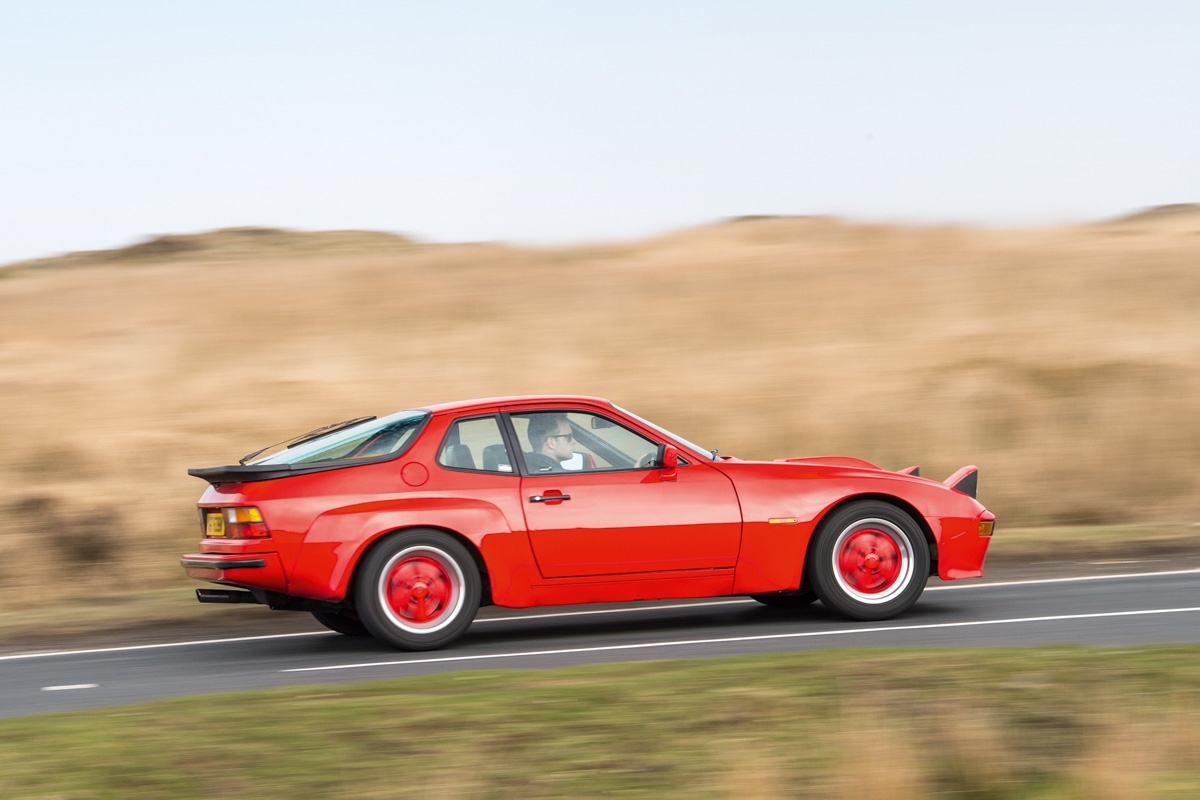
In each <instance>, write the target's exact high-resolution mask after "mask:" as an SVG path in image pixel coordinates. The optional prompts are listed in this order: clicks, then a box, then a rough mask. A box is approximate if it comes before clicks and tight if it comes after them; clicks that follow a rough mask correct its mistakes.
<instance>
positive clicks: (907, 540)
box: [808, 500, 929, 620]
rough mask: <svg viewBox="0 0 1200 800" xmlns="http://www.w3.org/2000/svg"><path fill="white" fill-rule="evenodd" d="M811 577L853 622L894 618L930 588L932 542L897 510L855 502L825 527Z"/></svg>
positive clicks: (873, 502) (834, 607)
mask: <svg viewBox="0 0 1200 800" xmlns="http://www.w3.org/2000/svg"><path fill="white" fill-rule="evenodd" d="M808 575H809V578H810V583H811V585H812V587H813V589H814V590H815V591H816V593H817V597H819V598H820V599H821V602H822V603H823V604H824V605H825V607H826V608H829V609H831V610H833V611H836V612H838V613H839V614H842V615H843V616H847V617H849V618H850V619H857V620H880V619H891V618H892V617H894V616H896V615H898V614H902V613H904V612H905V611H907V610H908V609H910V608H912V606H913V604H914V603H916V602H917V598H919V597H920V596H921V593H922V592H923V591H924V590H925V581H926V580H928V578H929V543H928V542H927V541H926V539H925V534H924V533H923V532H922V531H921V528H920V526H919V525H917V523H916V522H915V521H914V520H913V519H912V517H910V516H909V515H908V514H906V513H904V512H903V511H901V510H900V509H899V508H897V507H896V506H893V505H891V504H890V503H884V502H881V501H877V500H864V501H860V502H857V503H852V504H851V505H848V506H846V507H845V508H843V509H841V510H839V511H836V512H834V514H833V515H832V516H831V517H829V518H828V519H826V520H825V521H824V522H822V523H821V527H820V529H819V530H818V532H817V537H816V541H815V542H814V545H813V548H812V551H811V553H810V555H809V563H808Z"/></svg>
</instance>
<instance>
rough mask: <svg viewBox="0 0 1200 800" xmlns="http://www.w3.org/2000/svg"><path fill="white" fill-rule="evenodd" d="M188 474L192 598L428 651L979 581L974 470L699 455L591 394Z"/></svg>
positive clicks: (903, 598) (403, 416)
mask: <svg viewBox="0 0 1200 800" xmlns="http://www.w3.org/2000/svg"><path fill="white" fill-rule="evenodd" d="M285 444H287V447H286V448H282V449H281V448H279V447H278V446H277V447H276V448H275V452H273V453H272V454H270V455H266V456H262V455H261V454H262V453H263V452H267V451H266V450H263V451H259V452H257V453H252V454H250V455H249V456H247V457H245V458H243V459H242V460H241V463H239V464H237V465H232V466H225V467H210V468H205V469H192V470H189V471H188V472H189V473H190V474H192V475H195V476H196V477H199V478H203V479H205V480H206V481H208V482H209V483H210V484H211V485H210V486H209V488H208V489H206V490H205V492H204V494H203V496H201V498H200V501H199V510H200V528H201V530H202V531H203V536H204V538H203V540H202V541H201V542H200V552H199V553H194V554H191V555H186V556H184V557H183V558H182V564H183V566H184V568H185V569H186V570H187V572H188V574H189V575H190V576H192V577H193V578H198V579H201V580H205V581H211V582H214V583H217V584H224V585H225V586H228V587H234V588H227V589H211V588H208V589H197V591H196V593H197V596H198V597H199V599H200V601H201V602H206V603H262V604H266V605H268V606H270V607H271V608H276V609H289V610H298V611H308V612H311V613H312V614H313V616H315V617H316V618H317V619H318V620H319V621H320V622H321V623H322V624H324V625H326V626H327V627H329V628H331V629H333V630H335V631H339V632H341V633H346V634H351V635H372V636H374V637H376V638H377V639H379V640H381V641H383V642H386V643H388V644H390V645H393V646H395V647H398V648H402V649H407V650H424V649H431V648H436V647H441V646H443V645H445V644H447V643H449V642H451V641H453V640H454V639H456V638H457V637H459V636H461V635H462V633H463V632H464V631H465V630H466V629H467V627H468V626H470V624H471V621H472V619H474V617H475V612H476V610H477V609H478V608H479V606H480V605H481V604H488V603H493V604H495V605H499V606H508V607H517V608H520V607H528V606H541V605H556V604H568V603H598V602H621V601H630V600H649V599H663V598H681V597H713V596H720V595H739V594H745V595H750V596H751V597H753V598H754V599H756V600H758V601H759V602H762V603H765V604H766V605H769V606H781V607H799V606H803V605H807V604H808V603H811V602H813V601H814V600H818V599H819V600H820V601H821V602H822V603H823V604H824V605H825V606H826V607H828V608H830V609H833V610H834V611H836V612H838V613H840V614H842V615H844V616H846V617H849V618H851V619H857V620H878V619H887V618H890V617H893V616H895V615H897V614H900V613H901V612H903V611H905V610H907V609H908V608H910V607H911V606H912V605H913V603H915V602H916V601H917V598H918V597H919V596H920V595H921V592H922V591H923V590H924V588H925V582H926V579H927V578H928V576H929V575H931V574H934V573H935V572H936V573H937V574H938V575H939V576H940V577H941V578H943V579H953V578H973V577H978V576H980V575H982V574H983V558H984V553H985V552H986V551H987V546H988V542H989V541H990V540H991V539H990V537H991V535H992V526H993V523H994V520H995V517H994V516H993V515H992V514H991V513H990V512H989V511H988V510H987V509H986V508H984V507H983V506H982V505H980V504H979V503H978V502H977V501H976V500H975V486H976V474H977V470H976V469H975V467H963V468H962V469H961V470H959V471H958V472H956V473H955V474H954V475H953V476H951V477H950V478H949V479H947V480H946V481H945V482H943V483H939V482H937V481H931V480H926V479H925V478H922V477H919V476H918V474H917V472H918V470H917V468H916V467H910V468H909V469H906V470H901V471H900V472H889V471H887V470H883V469H880V468H879V467H877V466H875V465H873V464H871V463H869V462H866V461H862V460H860V459H857V458H846V457H822V458H793V459H785V460H782V461H767V462H763V461H742V460H740V459H737V458H731V457H728V456H718V455H717V451H715V450H712V451H710V450H705V449H704V448H702V447H698V446H697V445H694V444H692V443H691V442H689V441H687V440H686V439H681V438H679V437H678V436H675V435H674V434H672V433H669V432H667V431H665V430H663V429H662V428H660V427H658V426H657V425H654V424H653V423H651V422H647V421H646V420H644V419H642V418H640V417H638V416H636V415H634V414H631V413H629V412H628V411H624V410H622V409H621V408H618V407H617V406H615V405H613V404H612V403H609V402H608V401H606V400H601V399H598V398H593V397H513V398H496V399H490V400H472V401H467V402H461V403H448V404H445V405H437V406H430V407H428V408H420V409H413V410H410V411H401V412H399V413H396V414H392V415H390V416H387V417H382V418H379V419H376V418H374V417H368V418H361V419H355V420H348V421H346V422H344V423H338V424H335V425H330V426H327V427H325V428H321V429H318V430H316V431H313V432H311V433H309V434H305V435H304V436H301V437H297V439H295V440H291V442H290V443H285Z"/></svg>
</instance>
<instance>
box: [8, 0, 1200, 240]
mask: <svg viewBox="0 0 1200 800" xmlns="http://www.w3.org/2000/svg"><path fill="white" fill-rule="evenodd" d="M1197 42H1200V2H1195V1H1194V0H1193V1H1192V2H1158V1H1156V0H1143V1H1142V2H1138V3H1134V2H1125V3H1116V2H1103V0H1093V1H1092V2H1054V1H1053V0H1046V1H1045V2H1012V1H1010V2H934V1H932V0H909V1H908V2H902V1H901V0H896V2H866V1H865V0H864V1H862V2H854V1H853V0H851V1H849V2H822V3H817V2H790V3H789V2H753V1H752V0H743V1H742V2H700V1H697V2H653V0H643V2H612V0H608V1H606V2H586V3H585V2H501V1H499V0H497V1H496V2H432V0H430V1H429V2H354V3H338V4H334V3H317V2H254V1H253V0H244V1H239V2H223V1H221V2H204V3H192V4H185V3H161V2H120V1H119V0H109V1H108V2H102V3H91V2H88V3H85V2H76V3H65V2H53V0H48V1H46V2H38V3H33V2H25V1H24V0H0V263H6V262H10V261H14V260H17V259H22V258H31V257H37V256H42V255H49V254H53V253H57V252H63V251H68V250H77V249H93V248H102V247H112V246H118V245H123V244H128V243H131V242H133V241H137V240H139V239H141V238H143V237H146V236H149V235H153V234H159V233H183V232H194V231H200V230H208V229H212V228H219V227H228V226H235V225H274V226H282V227H293V228H302V229H326V228H367V229H377V230H389V231H397V232H402V233H408V234H412V235H415V236H417V237H419V238H421V239H425V240H432V241H462V240H480V239H489V240H490V239H500V240H506V241H513V242H528V243H559V242H576V241H595V240H607V239H628V238H634V237H639V236H643V235H648V234H653V233H658V232H662V231H665V230H670V229H673V228H678V227H683V226H688V225H696V224H701V223H705V222H708V221H711V220H714V219H718V218H721V217H726V216H736V215H742V214H837V215H842V216H847V217H850V218H855V219H871V220H901V221H917V222H966V223H975V224H984V225H993V226H995V225H1014V224H1018V225H1026V224H1050V223H1056V222H1063V221H1081V220H1090V219H1097V218H1103V217H1106V216H1113V215H1117V214H1121V213H1125V212H1127V211H1131V210H1135V209H1137V208H1141V207H1144V206H1150V205H1157V204H1162V203H1179V202H1200V145H1198V143H1200V44H1197Z"/></svg>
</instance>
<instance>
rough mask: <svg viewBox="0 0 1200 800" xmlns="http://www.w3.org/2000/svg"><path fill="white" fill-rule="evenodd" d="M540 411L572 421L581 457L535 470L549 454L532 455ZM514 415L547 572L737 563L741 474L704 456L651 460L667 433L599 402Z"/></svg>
mask: <svg viewBox="0 0 1200 800" xmlns="http://www.w3.org/2000/svg"><path fill="white" fill-rule="evenodd" d="M539 415H556V416H557V417H558V420H559V421H558V423H557V424H558V427H557V428H553V429H552V430H554V431H567V430H569V432H570V433H569V435H570V436H571V437H573V441H572V458H570V459H565V460H563V461H561V462H559V463H560V466H561V469H553V470H552V471H545V472H542V471H535V470H537V469H538V468H539V467H538V465H541V464H543V463H545V462H544V460H535V458H534V457H533V456H531V455H530V454H531V453H532V452H533V451H534V450H535V449H536V448H535V447H532V446H530V444H529V441H528V434H529V431H530V429H531V423H532V421H533V420H534V419H535V418H536V417H537V416H539ZM507 418H508V421H509V424H510V425H511V426H512V427H511V429H510V430H511V431H512V432H513V434H514V435H515V437H516V441H517V442H518V443H519V444H520V446H521V448H522V450H523V452H524V453H525V463H524V464H523V469H522V478H521V501H522V507H523V508H524V510H525V522H526V528H527V531H528V535H529V540H530V543H531V545H532V548H533V552H534V557H535V558H536V560H537V565H538V569H539V570H540V572H541V574H542V576H543V577H545V578H582V577H589V576H602V575H626V574H640V573H656V572H676V571H690V570H714V569H727V568H732V567H733V566H734V564H735V562H736V561H737V554H738V546H739V544H740V540H741V522H742V521H741V510H740V507H739V505H738V500H737V494H736V493H735V491H734V489H733V484H732V483H731V482H730V480H729V479H728V478H727V477H725V476H724V475H723V474H722V473H720V472H719V471H717V470H716V469H713V468H712V467H711V466H708V465H706V464H703V463H700V462H699V460H698V459H695V457H693V458H692V459H690V460H689V459H686V458H683V459H680V460H679V463H678V464H675V465H666V468H662V467H659V466H652V465H646V463H645V462H646V461H647V460H649V459H650V458H652V457H653V456H654V454H655V453H656V452H657V450H658V446H659V444H661V443H662V442H660V441H656V440H654V439H651V438H649V437H647V436H645V435H643V434H641V433H638V432H636V431H634V430H633V429H632V428H631V427H629V426H627V425H624V424H622V423H620V422H618V421H617V420H616V419H614V418H612V417H609V416H606V415H602V414H597V413H594V412H590V411H583V410H577V409H574V410H573V409H567V410H563V411H536V412H514V413H511V414H509V415H507ZM563 423H565V425H564V424H563ZM532 426H533V427H536V426H537V423H532ZM551 435H557V436H560V437H562V438H564V439H565V438H566V437H567V436H568V434H567V433H561V434H560V433H554V434H551ZM639 462H641V463H639ZM541 469H548V468H545V467H541Z"/></svg>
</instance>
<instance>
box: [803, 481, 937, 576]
mask: <svg viewBox="0 0 1200 800" xmlns="http://www.w3.org/2000/svg"><path fill="white" fill-rule="evenodd" d="M863 500H874V501H876V502H880V503H887V504H889V505H892V506H895V507H896V508H897V509H899V510H900V511H903V512H904V513H905V514H907V515H908V516H910V517H912V520H913V522H915V523H916V524H917V526H918V527H919V528H920V529H921V533H922V534H923V535H924V536H925V542H926V544H928V545H929V574H930V575H937V571H938V548H937V540H936V539H934V538H933V531H932V530H931V529H930V527H929V523H928V522H926V521H925V516H924V515H923V514H922V513H921V512H920V511H918V510H917V509H916V508H915V507H914V506H913V505H912V503H909V502H907V501H905V500H901V499H900V498H899V497H896V496H894V495H890V494H878V493H867V494H856V495H852V496H850V497H845V498H843V499H841V500H839V501H838V502H837V503H835V504H833V505H832V506H830V507H829V508H827V509H825V512H824V513H823V514H821V517H820V519H818V520H817V524H816V525H815V526H813V534H812V536H811V537H809V540H808V548H807V550H806V552H805V553H804V571H805V573H807V572H808V568H809V564H811V563H812V554H813V547H814V546H815V544H816V542H817V539H818V538H819V534H820V533H821V529H822V527H823V526H824V525H825V521H826V520H829V519H832V518H833V517H834V516H836V515H837V513H838V512H839V511H841V510H842V509H843V508H845V507H846V506H848V505H850V504H851V503H858V502H861V501H863ZM805 583H807V584H808V585H809V586H811V585H812V582H811V581H805Z"/></svg>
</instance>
